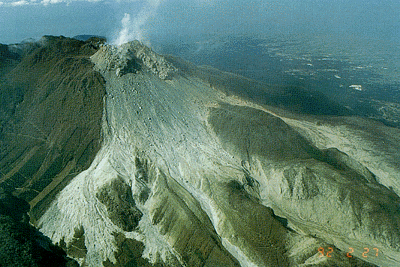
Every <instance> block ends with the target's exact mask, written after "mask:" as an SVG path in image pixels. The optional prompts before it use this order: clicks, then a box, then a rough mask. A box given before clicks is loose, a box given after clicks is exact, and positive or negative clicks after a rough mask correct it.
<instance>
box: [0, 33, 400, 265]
mask: <svg viewBox="0 0 400 267" xmlns="http://www.w3.org/2000/svg"><path fill="white" fill-rule="evenodd" d="M46 38H47V40H48V41H46V42H48V43H47V44H44V45H43V46H41V47H39V48H38V49H35V50H34V51H33V52H31V53H30V54H28V55H26V56H24V58H23V59H22V61H21V63H20V64H27V63H25V62H32V60H34V59H38V58H47V55H48V54H50V53H49V52H48V50H49V49H50V50H51V51H52V53H51V54H52V55H54V54H57V57H55V58H54V60H53V59H51V60H50V59H49V60H50V61H49V60H44V61H43V60H42V61H41V60H38V62H36V61H35V62H36V63H35V64H38V65H37V67H35V69H38V70H37V71H38V73H39V72H41V73H43V74H44V76H39V77H45V78H47V80H46V79H43V81H42V80H41V79H40V78H39V79H37V80H35V83H34V84H35V85H37V84H38V85H42V87H40V88H41V90H44V91H45V92H42V91H41V90H38V89H37V91H34V92H35V93H33V92H31V91H30V90H26V91H24V94H23V99H24V102H25V101H26V100H25V99H36V98H37V99H39V98H40V100H41V101H39V100H35V101H33V100H31V101H30V102H29V103H31V104H30V106H29V107H30V108H31V109H33V108H34V107H36V109H35V110H36V111H37V118H36V117H35V119H36V121H33V124H34V126H36V127H34V129H36V132H32V131H33V130H32V129H30V132H31V133H33V134H40V132H41V131H43V133H50V134H49V138H48V140H49V141H52V142H53V143H51V144H54V145H56V144H58V148H57V153H58V154H57V155H58V156H59V157H63V158H68V159H71V158H72V159H71V160H70V161H66V160H63V161H62V164H61V165H62V166H64V167H60V168H54V166H53V167H49V165H50V164H49V163H46V162H47V161H49V159H47V161H46V160H42V161H41V162H39V163H37V164H38V165H37V166H40V167H39V168H38V170H36V172H32V171H31V172H30V173H27V172H23V170H24V169H23V167H24V166H26V165H27V164H28V163H26V162H29V160H30V159H31V158H32V159H34V158H37V157H36V156H35V157H33V155H36V154H35V153H39V152H40V151H41V150H40V149H43V151H45V152H46V153H47V154H46V155H49V156H46V157H45V159H46V158H49V157H50V156H51V155H52V154H53V153H54V152H53V151H54V150H55V149H51V148H52V146H48V147H45V148H47V150H44V148H41V147H40V146H39V145H40V144H41V143H40V142H38V143H34V145H35V146H34V145H32V144H30V146H28V145H26V143H24V142H22V143H21V144H18V145H17V144H13V143H11V141H10V139H4V141H3V142H4V143H7V144H13V145H12V146H13V147H15V148H14V150H16V149H20V150H21V151H22V152H19V155H22V156H23V157H22V156H19V157H17V156H15V155H17V154H18V153H17V152H12V151H13V150H5V151H6V152H7V153H3V151H2V153H3V154H2V155H4V156H2V158H0V160H1V161H0V163H2V165H0V167H1V168H2V169H1V170H2V173H3V174H2V178H1V182H2V184H1V185H2V187H6V188H8V190H10V191H14V194H18V195H20V196H21V197H25V198H27V199H28V200H29V201H30V204H31V206H32V210H31V215H32V216H33V220H32V222H34V223H35V225H36V226H38V227H39V228H40V230H41V231H42V232H43V233H44V234H45V235H46V236H48V237H49V238H50V239H51V240H52V241H53V242H54V243H56V244H58V245H60V246H61V247H62V248H64V250H65V251H66V252H67V253H68V255H69V256H71V257H73V258H74V259H76V260H77V261H78V262H79V263H80V264H81V265H82V266H102V265H103V266H213V267H214V266H375V265H374V264H376V265H379V266H398V265H399V263H400V248H399V245H398V244H400V242H399V241H400V230H399V229H400V210H399V208H400V198H399V196H398V195H399V192H400V186H399V176H398V174H399V169H398V167H396V166H399V165H396V164H397V163H398V162H399V158H400V155H399V153H398V152H399V151H400V145H399V144H400V142H398V136H400V135H399V130H398V129H396V128H389V127H386V126H384V125H382V124H379V123H376V122H372V121H369V120H361V119H360V118H357V117H333V116H311V115H304V114H303V115H299V114H294V113H290V112H288V111H287V110H285V109H281V108H282V107H285V105H286V107H288V109H289V110H292V111H293V110H296V111H303V112H305V113H316V114H318V113H322V114H336V115H339V114H341V115H343V114H346V113H345V112H344V113H342V111H343V110H345V109H342V108H340V107H339V106H337V105H336V104H332V105H331V104H329V105H328V102H326V103H327V105H325V107H324V109H325V110H324V111H321V112H309V111H310V110H312V109H310V108H308V107H307V106H308V105H310V103H315V102H317V99H312V102H309V101H295V102H290V101H285V96H284V95H283V96H282V95H281V96H279V90H278V89H277V88H272V87H268V86H265V87H263V85H262V84H261V83H258V82H255V81H252V80H249V79H246V78H243V77H240V76H237V75H232V74H229V73H224V72H220V71H217V70H214V69H210V68H208V67H200V68H197V67H195V66H193V65H191V64H190V63H187V62H183V61H181V60H179V59H176V58H172V57H163V56H161V55H158V54H156V53H154V52H153V51H152V50H151V49H149V48H147V47H145V46H144V45H143V44H141V43H140V42H137V41H135V42H131V43H127V44H124V45H122V46H120V47H114V46H110V45H99V44H98V42H99V41H100V40H96V39H94V40H88V41H87V42H81V41H77V40H70V39H66V38H55V37H46ZM49 43H51V44H52V45H50V47H49V46H48V44H49ZM64 45H65V47H64ZM67 47H69V48H68V49H67ZM52 48H53V49H52ZM71 50H72V51H71ZM89 51H90V52H89ZM71 54H72V55H71ZM39 55H40V56H39ZM89 56H91V57H90V61H91V62H90V61H88V57H89ZM40 62H42V63H40ZM46 62H47V63H46ZM49 62H51V64H52V66H55V67H54V68H53V69H52V70H51V72H50V73H49V74H48V75H47V76H46V71H48V69H46V68H45V67H43V68H42V70H40V68H39V67H40V66H44V65H43V64H49ZM41 64H42V65H41ZM18 66H20V65H18ZM18 66H17V67H16V68H15V69H14V70H13V71H16V70H18ZM21 66H24V65H21ZM10 73H13V72H10ZM10 73H9V74H7V75H10ZM83 73H84V74H83ZM54 74H57V75H54ZM62 74H65V75H62ZM71 74H72V76H71ZM13 75H14V76H15V74H13ZM80 75H82V76H80ZM88 75H90V76H89V77H87V76H88ZM6 77H11V76H6ZM51 77H62V79H61V80H62V82H61V84H63V83H65V81H67V85H70V86H69V87H68V86H64V85H63V86H61V85H59V86H57V85H58V84H59V83H57V81H58V79H54V78H51ZM69 77H73V78H74V79H73V80H72V81H70V82H68V81H69V80H68V79H70V78H69ZM85 78H88V79H87V80H85ZM7 79H9V80H8V83H7V82H4V83H3V84H10V83H11V80H12V81H14V80H17V81H18V79H15V78H14V77H12V78H7ZM32 79H33V77H32V78H30V79H29V80H28V81H31V80H32ZM22 80H23V79H22ZM21 83H22V81H21V82H20V83H19V84H21ZM88 84H89V85H90V86H88ZM27 87H28V86H25V87H23V88H27ZM32 88H36V87H33V86H32ZM38 88H39V87H38ZM61 89H62V90H61ZM58 90H61V91H65V92H75V93H74V94H72V95H71V96H73V97H75V101H72V102H71V104H70V105H71V106H72V107H73V109H66V108H65V106H62V107H61V108H59V110H57V105H59V104H60V102H61V103H62V101H61V100H62V99H59V98H56V97H55V98H53V99H52V100H53V101H51V102H46V98H45V97H43V95H46V94H47V95H48V96H49V97H51V96H52V95H54V93H55V92H59V91H58ZM79 91H83V92H84V94H85V97H84V98H83V100H82V101H81V100H80V98H79V97H80V93H79ZM29 94H31V95H29ZM255 94H260V95H263V97H262V100H261V101H254V97H255ZM103 96H104V105H103ZM268 96H269V97H268ZM29 97H30V98H29ZM35 97H36V98H35ZM68 97H69V96H68ZM288 97H289V99H292V98H293V95H290V96H288ZM277 99H279V101H277ZM86 100H87V101H89V100H90V101H89V102H85V101H86ZM51 103H53V104H51ZM72 103H73V104H72ZM25 105H27V104H25ZM271 105H273V106H274V107H273V106H271ZM23 107H24V106H23ZM38 107H39V108H38ZM45 107H47V108H48V109H45ZM314 108H315V107H314ZM18 109H19V108H17V109H16V112H15V113H11V114H16V115H13V116H11V119H10V120H9V122H7V124H6V129H17V128H15V127H17V126H15V125H27V124H32V123H28V122H27V121H28V119H30V120H31V121H32V116H27V115H25V116H22V115H21V114H22V113H18ZM50 109H51V110H52V112H55V113H56V115H57V118H59V119H65V118H70V119H66V120H67V121H66V122H65V124H62V126H63V127H61V126H57V125H58V124H57V122H53V121H51V119H49V118H47V117H46V115H47V113H51V112H50ZM54 109H56V111H53V110H54ZM21 110H26V108H24V109H21ZM41 110H46V111H47V113H46V112H43V111H42V112H41ZM68 110H70V112H71V113H69V112H68ZM306 110H307V112H306ZM85 112H86V113H85ZM18 114H19V115H18ZM17 115H18V116H17ZM100 116H101V117H100ZM39 118H41V119H43V118H46V120H41V121H37V120H39ZM47 120H50V121H49V122H47ZM81 123H82V124H89V123H91V124H90V130H89V132H84V133H82V134H83V135H84V136H85V137H84V138H83V137H80V138H72V139H69V140H70V141H68V142H66V143H65V142H64V143H63V142H61V141H59V140H64V139H63V138H64V137H63V136H64V135H67V134H68V133H69V136H70V135H71V132H70V128H73V127H76V128H79V127H82V126H81ZM10 125H11V126H10ZM50 125H51V126H52V127H50ZM67 125H68V127H67ZM100 126H101V128H100ZM13 127H14V128H13ZM20 127H21V126H20ZM371 127H372V128H374V129H375V131H376V132H382V133H384V132H390V134H387V135H385V136H382V138H381V139H379V138H378V139H376V138H375V139H374V138H372V137H373V136H372V135H373V134H370V133H369V131H370V130H371ZM22 129H27V130H29V128H28V127H25V128H22ZM27 130H25V131H27ZM45 130H46V132H44V131H45ZM9 132H10V131H9ZM6 133H7V132H6ZM12 133H16V132H15V131H13V132H12ZM20 134H22V132H20ZM72 135H73V134H72ZM4 136H7V135H4ZM33 136H34V137H40V138H42V139H44V137H43V136H40V135H39V136H35V135H33ZM52 136H53V137H52ZM50 137H52V138H53V139H51V138H50ZM100 137H101V139H100ZM4 138H5V137H4ZM30 139H32V138H30ZM30 139H29V140H30ZM46 140H47V139H46ZM100 140H101V143H100ZM383 141H385V142H388V143H389V144H388V145H382V144H381V142H383ZM14 142H15V141H14ZM44 143H45V142H44ZM65 144H69V145H65ZM88 144H91V145H88ZM42 146H44V144H43V145H42ZM87 146H89V147H90V149H84V150H87V152H85V153H81V152H79V151H82V149H83V147H87ZM27 147H28V148H27ZM32 147H34V148H32ZM65 147H68V148H71V150H68V149H66V148H65ZM20 150H18V151H20ZM8 151H11V152H12V153H11V152H8ZM38 151H39V152H38ZM388 152H389V154H388V155H385V154H386V153H388ZM41 153H43V152H41ZM86 153H87V154H86ZM83 154H86V155H87V156H86V157H83V158H84V159H85V160H83V161H82V160H81V161H79V160H78V158H82V156H81V155H83ZM12 155H14V156H13V157H11V156H12ZM64 155H68V156H64ZM361 156H362V157H361ZM21 157H22V158H21ZM53 157H54V156H53ZM24 159H25V160H24ZM70 162H72V163H70ZM77 162H78V163H79V162H80V164H79V165H78V164H77ZM10 164H13V165H10ZM29 164H30V165H28V166H32V164H33V163H29ZM69 164H72V165H69ZM35 166H36V165H35ZM25 168H27V167H25ZM31 168H33V167H31ZM44 168H47V169H48V170H52V171H53V172H52V173H51V174H49V175H48V177H52V178H53V181H56V182H50V183H49V184H47V185H46V186H44V187H42V188H39V189H36V190H38V192H37V193H38V194H37V195H35V196H32V197H30V198H29V194H27V193H24V192H27V191H28V190H26V191H24V190H22V192H20V191H21V189H19V188H18V187H17V186H16V185H14V187H11V186H10V185H9V184H10V183H11V182H12V181H14V178H15V177H16V176H15V175H16V174H23V175H24V176H22V177H23V178H24V179H22V178H21V181H22V182H23V183H26V185H25V189H28V188H30V187H29V186H30V185H28V184H29V181H32V182H34V181H40V179H41V178H40V177H41V176H40V175H39V174H40V173H41V172H40V170H41V169H44ZM13 177H14V178H13ZM32 182H31V183H32ZM55 183H57V184H56V185H55ZM7 186H8V187H7ZM16 187H17V188H16ZM56 193H57V194H56ZM349 248H353V249H354V252H352V254H351V255H352V257H347V256H346V254H347V253H348V252H351V250H349ZM365 248H368V249H369V250H370V252H369V253H367V254H366V252H365ZM374 248H376V249H377V250H378V251H379V253H376V251H375V250H374ZM322 249H324V251H323V253H321V252H322ZM363 252H364V254H363ZM376 255H378V256H376Z"/></svg>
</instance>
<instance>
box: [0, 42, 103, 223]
mask: <svg viewBox="0 0 400 267" xmlns="http://www.w3.org/2000/svg"><path fill="white" fill-rule="evenodd" d="M98 41H100V40H90V41H88V42H80V41H76V40H72V39H68V38H64V37H51V36H47V37H43V38H42V39H41V41H40V42H39V43H38V44H34V45H32V47H31V48H29V47H27V46H28V45H21V46H22V47H14V50H15V51H17V52H19V53H20V56H21V61H20V62H19V63H18V64H17V65H15V66H14V67H13V68H12V69H11V70H9V71H8V72H7V73H6V74H5V75H3V76H2V77H1V80H0V81H1V83H0V88H1V92H2V95H3V94H4V95H7V96H10V97H9V98H2V101H6V105H1V109H2V111H3V114H6V116H4V117H3V120H2V125H1V138H0V142H1V151H0V171H1V178H0V181H1V183H2V187H4V188H5V189H7V191H14V193H15V194H16V195H17V196H20V197H22V198H24V199H25V200H26V201H28V202H30V204H31V207H32V209H31V216H32V219H33V220H35V219H36V218H38V217H40V215H41V214H42V213H43V212H44V210H45V209H46V207H47V205H48V203H50V202H51V201H52V200H53V198H54V196H55V195H56V194H57V192H58V191H59V190H61V189H62V188H63V187H64V186H65V185H66V184H67V183H68V181H69V180H70V179H71V178H72V177H73V176H74V173H79V172H80V171H82V170H84V169H86V168H87V167H88V166H89V165H90V163H91V161H92V160H93V157H94V155H95V154H96V152H97V150H98V149H99V145H100V129H101V118H102V112H103V96H104V92H105V91H104V79H103V78H102V77H101V75H99V74H98V73H97V72H95V71H93V65H92V63H91V62H90V60H89V56H90V55H92V54H93V53H94V52H95V51H96V49H97V48H96V46H97V45H98V44H97V43H98ZM15 54H17V53H16V52H15Z"/></svg>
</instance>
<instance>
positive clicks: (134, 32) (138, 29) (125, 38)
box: [113, 0, 160, 45]
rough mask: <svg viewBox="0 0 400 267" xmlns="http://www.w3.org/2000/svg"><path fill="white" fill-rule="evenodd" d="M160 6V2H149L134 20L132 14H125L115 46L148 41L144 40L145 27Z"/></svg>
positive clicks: (154, 0) (152, 0) (156, 0)
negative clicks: (134, 41)
mask: <svg viewBox="0 0 400 267" xmlns="http://www.w3.org/2000/svg"><path fill="white" fill-rule="evenodd" d="M159 5H160V0H147V1H146V5H145V7H143V9H142V11H140V12H139V14H138V15H137V16H136V17H135V18H134V19H132V18H131V14H129V13H125V15H124V17H123V18H122V20H121V23H122V30H121V31H120V32H119V33H118V37H117V38H116V39H115V40H114V41H113V44H115V45H121V44H123V43H126V42H129V41H133V40H139V41H146V40H144V38H145V37H144V32H143V26H144V25H145V24H146V22H147V20H148V19H149V18H150V17H152V16H154V15H155V14H156V12H157V8H158V6H159Z"/></svg>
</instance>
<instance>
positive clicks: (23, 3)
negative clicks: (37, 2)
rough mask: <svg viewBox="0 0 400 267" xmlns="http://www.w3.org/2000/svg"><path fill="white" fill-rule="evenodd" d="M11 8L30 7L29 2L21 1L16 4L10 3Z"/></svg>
mask: <svg viewBox="0 0 400 267" xmlns="http://www.w3.org/2000/svg"><path fill="white" fill-rule="evenodd" d="M10 5H11V6H25V5H29V2H28V1H25V0H20V1H16V2H12V3H10Z"/></svg>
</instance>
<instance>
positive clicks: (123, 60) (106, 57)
mask: <svg viewBox="0 0 400 267" xmlns="http://www.w3.org/2000/svg"><path fill="white" fill-rule="evenodd" d="M92 61H93V62H94V63H96V68H97V69H98V70H99V71H101V72H104V71H115V74H116V75H117V76H118V77H121V76H123V75H124V74H127V73H136V72H137V71H140V70H142V68H143V69H146V70H149V71H151V72H152V73H154V74H156V75H157V76H158V77H160V78H161V79H163V80H164V79H167V78H169V77H170V76H171V75H172V74H173V73H174V72H175V71H176V68H175V67H174V66H173V65H172V64H171V63H169V62H168V61H167V60H166V59H165V58H164V57H162V56H160V55H158V54H157V53H155V52H154V51H152V50H151V49H150V48H148V47H147V46H145V45H143V44H142V43H140V42H139V41H132V42H129V43H125V44H123V45H121V46H119V47H115V46H111V45H103V46H102V47H101V49H100V51H99V52H98V53H96V54H95V55H93V56H92Z"/></svg>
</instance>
